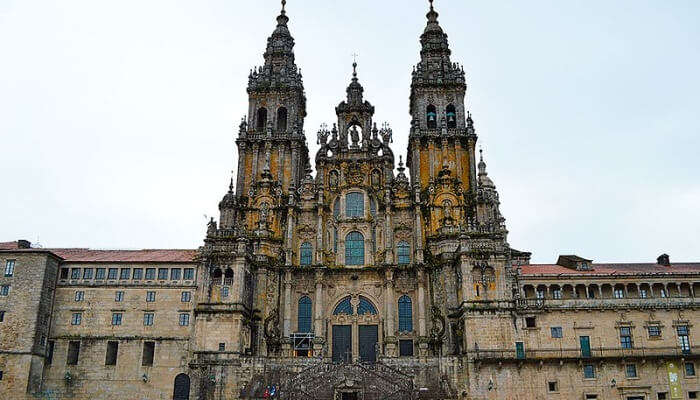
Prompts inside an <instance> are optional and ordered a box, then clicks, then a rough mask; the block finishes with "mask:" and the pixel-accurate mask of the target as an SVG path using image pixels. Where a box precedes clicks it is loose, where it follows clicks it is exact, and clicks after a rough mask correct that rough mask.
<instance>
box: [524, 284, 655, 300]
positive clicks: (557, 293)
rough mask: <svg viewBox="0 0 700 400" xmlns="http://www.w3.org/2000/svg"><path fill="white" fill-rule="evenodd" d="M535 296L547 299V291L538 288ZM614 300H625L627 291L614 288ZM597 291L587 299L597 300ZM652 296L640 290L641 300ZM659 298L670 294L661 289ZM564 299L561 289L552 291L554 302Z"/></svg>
mask: <svg viewBox="0 0 700 400" xmlns="http://www.w3.org/2000/svg"><path fill="white" fill-rule="evenodd" d="M535 295H536V297H537V298H538V299H544V298H545V290H544V289H542V288H538V289H537V291H536V292H535ZM612 295H613V298H615V299H624V298H625V297H626V293H625V290H624V289H622V288H619V287H617V288H614V289H613V291H612ZM595 296H596V295H595V291H589V292H588V293H587V294H586V297H588V298H589V299H593V298H595ZM650 296H651V293H650V292H649V291H648V290H647V289H641V288H640V289H639V298H640V299H646V298H649V297H650ZM659 297H661V298H666V297H669V296H668V293H667V292H666V289H659ZM562 298H563V291H562V289H561V288H554V289H552V299H554V300H561V299H562Z"/></svg>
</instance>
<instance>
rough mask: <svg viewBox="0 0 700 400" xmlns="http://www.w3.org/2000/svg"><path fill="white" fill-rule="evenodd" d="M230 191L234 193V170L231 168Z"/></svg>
mask: <svg viewBox="0 0 700 400" xmlns="http://www.w3.org/2000/svg"><path fill="white" fill-rule="evenodd" d="M228 192H229V193H233V170H231V183H230V184H229V185H228Z"/></svg>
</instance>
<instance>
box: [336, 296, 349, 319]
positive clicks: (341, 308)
mask: <svg viewBox="0 0 700 400" xmlns="http://www.w3.org/2000/svg"><path fill="white" fill-rule="evenodd" d="M340 314H346V315H352V304H351V303H350V296H348V297H346V298H344V299H343V300H341V302H340V303H338V305H337V306H335V310H333V315H340Z"/></svg>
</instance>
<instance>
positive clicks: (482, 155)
mask: <svg viewBox="0 0 700 400" xmlns="http://www.w3.org/2000/svg"><path fill="white" fill-rule="evenodd" d="M479 161H481V162H484V149H483V148H482V147H479Z"/></svg>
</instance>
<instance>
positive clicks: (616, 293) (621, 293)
mask: <svg viewBox="0 0 700 400" xmlns="http://www.w3.org/2000/svg"><path fill="white" fill-rule="evenodd" d="M613 295H614V296H615V298H616V299H622V298H624V297H625V291H624V290H622V289H615V290H614V291H613Z"/></svg>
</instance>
